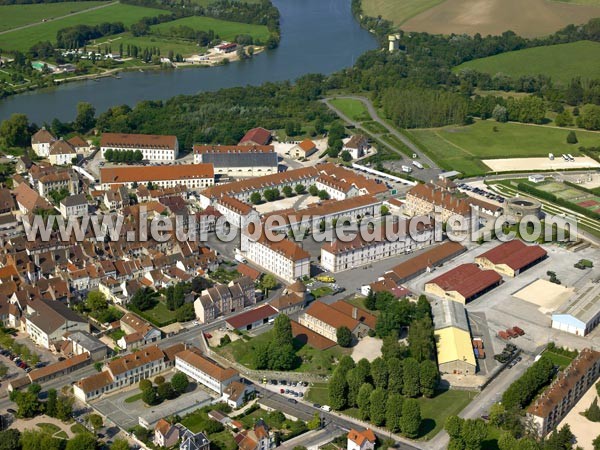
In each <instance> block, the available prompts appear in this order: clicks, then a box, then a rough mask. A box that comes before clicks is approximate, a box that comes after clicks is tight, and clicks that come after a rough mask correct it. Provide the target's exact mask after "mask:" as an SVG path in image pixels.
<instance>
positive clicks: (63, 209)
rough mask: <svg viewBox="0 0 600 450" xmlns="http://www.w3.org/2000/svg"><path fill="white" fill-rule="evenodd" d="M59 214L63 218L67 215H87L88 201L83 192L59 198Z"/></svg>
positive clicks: (67, 216)
mask: <svg viewBox="0 0 600 450" xmlns="http://www.w3.org/2000/svg"><path fill="white" fill-rule="evenodd" d="M60 214H61V215H62V216H63V217H64V218H65V219H66V218H69V217H83V216H87V215H88V202H87V198H86V196H85V194H77V195H69V196H68V197H66V198H64V199H63V200H61V202H60Z"/></svg>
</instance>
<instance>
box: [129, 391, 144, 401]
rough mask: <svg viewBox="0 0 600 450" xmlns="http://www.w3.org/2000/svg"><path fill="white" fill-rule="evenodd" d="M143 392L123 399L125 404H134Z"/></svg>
mask: <svg viewBox="0 0 600 450" xmlns="http://www.w3.org/2000/svg"><path fill="white" fill-rule="evenodd" d="M142 395H143V392H138V393H137V394H134V395H132V396H131V397H127V398H126V399H125V403H134V402H137V401H138V400H141V399H142Z"/></svg>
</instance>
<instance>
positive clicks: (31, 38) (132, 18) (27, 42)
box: [0, 2, 165, 51]
mask: <svg viewBox="0 0 600 450" xmlns="http://www.w3.org/2000/svg"><path fill="white" fill-rule="evenodd" d="M86 3H87V2H86ZM53 5H54V4H53ZM19 6H21V5H19ZM35 6H38V5H35ZM48 6H50V5H48ZM1 8H4V6H2V7H1ZM164 13H165V12H164V11H163V10H160V9H155V8H145V7H141V6H131V5H123V4H118V3H117V4H114V5H110V6H107V7H105V8H100V9H96V10H93V11H89V12H84V13H81V14H77V15H74V16H68V17H64V18H62V19H57V20H51V21H49V22H44V23H41V22H40V23H39V24H37V25H35V26H32V27H28V28H23V29H20V30H15V31H12V32H8V33H5V34H1V35H0V48H1V49H4V50H21V51H27V50H29V49H30V48H31V46H32V45H33V44H36V43H37V42H39V41H50V42H56V32H57V31H58V30H60V29H62V28H66V27H71V26H74V25H80V24H82V23H84V24H86V25H99V24H101V23H103V22H117V21H118V22H123V23H124V24H125V26H128V25H131V24H133V23H135V22H137V21H138V20H140V19H141V18H142V17H153V16H157V15H159V14H164Z"/></svg>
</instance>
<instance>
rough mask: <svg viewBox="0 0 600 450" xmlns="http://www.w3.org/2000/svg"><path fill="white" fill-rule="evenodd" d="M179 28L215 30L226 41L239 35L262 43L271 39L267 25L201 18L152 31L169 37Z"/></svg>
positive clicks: (166, 23)
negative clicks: (175, 28)
mask: <svg viewBox="0 0 600 450" xmlns="http://www.w3.org/2000/svg"><path fill="white" fill-rule="evenodd" d="M178 26H186V27H190V28H193V29H194V30H202V31H208V30H213V31H214V32H215V33H216V34H217V35H218V36H219V37H220V38H221V39H223V40H226V41H232V40H233V39H234V38H235V37H236V36H237V35H239V34H248V35H250V36H252V38H253V39H255V40H256V39H259V40H261V41H262V42H265V41H266V40H267V39H268V38H269V30H268V29H267V27H266V26H265V25H253V24H249V23H240V22H230V21H226V20H219V19H213V18H212V17H200V16H192V17H185V18H183V19H178V20H174V21H172V22H165V23H161V24H158V25H153V26H152V27H151V30H152V33H153V34H163V35H168V34H169V29H170V28H172V27H178Z"/></svg>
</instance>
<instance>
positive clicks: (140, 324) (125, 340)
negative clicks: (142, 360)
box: [117, 312, 162, 350]
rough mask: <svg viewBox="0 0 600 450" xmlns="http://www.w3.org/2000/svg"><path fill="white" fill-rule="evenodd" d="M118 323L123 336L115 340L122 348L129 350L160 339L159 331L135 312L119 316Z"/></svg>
mask: <svg viewBox="0 0 600 450" xmlns="http://www.w3.org/2000/svg"><path fill="white" fill-rule="evenodd" d="M120 325H121V330H123V332H124V333H125V336H123V337H122V338H121V339H119V340H118V341H117V345H118V346H119V347H120V348H122V349H127V350H131V349H134V348H138V347H142V346H144V345H146V344H149V343H151V342H157V341H160V340H161V339H162V333H161V331H160V330H159V329H158V328H155V327H154V326H152V325H151V324H150V323H149V322H147V321H145V320H144V319H142V318H141V317H140V316H138V315H137V314H134V313H131V312H129V313H127V314H125V315H124V316H123V317H121V320H120Z"/></svg>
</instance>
